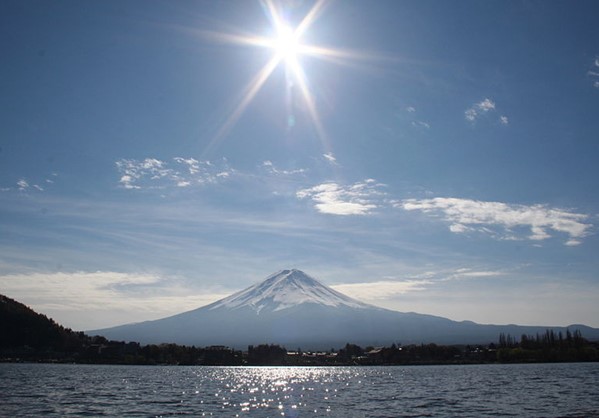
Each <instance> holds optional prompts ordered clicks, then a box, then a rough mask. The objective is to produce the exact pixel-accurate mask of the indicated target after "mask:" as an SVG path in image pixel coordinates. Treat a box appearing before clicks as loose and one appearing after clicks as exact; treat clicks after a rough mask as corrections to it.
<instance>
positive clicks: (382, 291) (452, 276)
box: [331, 268, 504, 304]
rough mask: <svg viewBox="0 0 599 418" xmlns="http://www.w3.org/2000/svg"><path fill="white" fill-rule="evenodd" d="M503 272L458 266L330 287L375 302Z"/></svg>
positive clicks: (485, 277) (493, 275)
mask: <svg viewBox="0 0 599 418" xmlns="http://www.w3.org/2000/svg"><path fill="white" fill-rule="evenodd" d="M503 274H504V273H503V272H500V271H493V270H475V269H471V268H459V269H455V270H449V271H447V270H440V271H435V272H426V273H423V274H420V275H418V276H416V277H410V278H406V279H398V278H393V277H388V278H384V279H383V280H378V281H373V282H360V283H347V284H338V285H333V286H331V287H333V288H334V289H335V290H337V291H339V292H341V293H344V294H346V295H348V296H350V297H353V298H356V299H359V300H364V301H367V302H371V303H374V304H376V303H377V302H379V301H388V300H393V299H397V297H399V296H401V295H405V294H407V293H413V292H421V291H426V290H428V289H430V288H431V287H433V286H435V285H436V284H440V283H443V282H448V281H455V280H474V279H487V278H490V277H498V276H501V275H503Z"/></svg>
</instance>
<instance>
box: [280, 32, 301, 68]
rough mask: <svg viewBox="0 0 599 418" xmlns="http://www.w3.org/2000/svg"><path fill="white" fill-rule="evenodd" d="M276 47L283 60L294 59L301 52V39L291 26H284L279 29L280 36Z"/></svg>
mask: <svg viewBox="0 0 599 418" xmlns="http://www.w3.org/2000/svg"><path fill="white" fill-rule="evenodd" d="M274 47H275V51H276V52H277V56H278V57H279V58H280V59H281V60H283V61H285V62H289V61H294V60H295V59H296V57H297V54H298V52H299V39H298V37H297V35H296V34H295V32H294V31H293V29H291V27H289V26H282V27H281V28H279V30H278V38H277V39H276V42H275V46H274Z"/></svg>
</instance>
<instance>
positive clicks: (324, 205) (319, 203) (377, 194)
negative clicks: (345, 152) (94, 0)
mask: <svg viewBox="0 0 599 418" xmlns="http://www.w3.org/2000/svg"><path fill="white" fill-rule="evenodd" d="M383 186H384V185H382V184H380V183H377V182H376V181H375V180H373V179H366V180H364V181H362V182H358V183H354V184H353V185H350V186H343V185H340V184H338V183H335V182H326V183H322V184H318V185H316V186H314V187H310V188H307V189H302V190H299V191H298V192H297V193H296V196H297V197H298V198H299V199H305V198H310V199H312V201H313V202H315V204H314V207H315V208H316V210H318V211H319V212H320V213H325V214H329V215H368V214H370V213H371V212H372V211H373V210H374V209H376V208H377V207H378V205H379V203H378V201H379V200H380V199H381V197H383V196H384V195H385V193H384V192H383V191H382V190H381V188H382V187H383Z"/></svg>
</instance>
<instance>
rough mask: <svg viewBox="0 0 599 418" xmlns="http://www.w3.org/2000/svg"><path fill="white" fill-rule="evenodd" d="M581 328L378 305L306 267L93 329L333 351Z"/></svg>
mask: <svg viewBox="0 0 599 418" xmlns="http://www.w3.org/2000/svg"><path fill="white" fill-rule="evenodd" d="M567 328H570V329H579V330H580V331H581V332H582V334H583V335H584V336H585V337H586V338H588V339H591V340H596V339H599V329H596V328H590V327H587V326H584V325H572V326H570V327H552V326H518V325H480V324H476V323H474V322H470V321H462V322H457V321H452V320H449V319H446V318H442V317H438V316H432V315H424V314H417V313H403V312H397V311H392V310H388V309H383V308H379V307H376V306H373V305H368V304H366V303H362V302H360V301H358V300H355V299H352V298H350V297H348V296H345V295H343V294H341V293H339V292H337V291H335V290H333V289H331V288H329V287H327V286H325V285H323V284H322V283H320V282H318V281H317V280H316V279H314V278H313V277H310V276H309V275H307V274H305V273H304V272H302V271H300V270H295V269H294V270H282V271H280V272H277V273H275V274H273V275H271V276H269V277H267V278H266V279H265V280H264V281H263V282H261V283H258V284H256V285H254V286H251V287H249V288H247V289H245V290H243V291H240V292H238V293H235V294H233V295H231V296H229V297H227V298H224V299H221V300H219V301H217V302H214V303H212V304H210V305H207V306H204V307H201V308H198V309H195V310H192V311H189V312H184V313H181V314H178V315H174V316H170V317H167V318H163V319H159V320H155V321H146V322H141V323H136V324H126V325H121V326H117V327H112V328H106V329H100V330H91V331H87V333H88V334H90V335H95V334H97V335H102V336H104V337H106V338H108V339H113V340H125V341H138V342H141V343H142V344H152V343H155V344H160V343H176V344H185V345H195V346H201V347H203V346H210V345H225V346H229V347H234V348H245V347H247V346H248V345H256V344H262V343H272V344H279V345H283V346H285V347H288V348H295V347H301V348H302V349H304V350H306V349H315V350H316V349H319V350H322V349H325V350H326V349H330V348H338V347H341V346H343V345H345V344H346V343H348V342H351V343H355V344H359V345H364V346H368V345H372V346H383V345H390V344H393V343H395V344H420V343H439V344H488V343H490V342H493V341H497V339H498V337H499V334H500V333H504V334H511V335H515V336H520V335H522V334H527V335H534V334H537V333H544V332H545V331H546V330H547V329H553V330H554V331H555V332H560V331H561V332H563V333H565V332H566V329H567Z"/></svg>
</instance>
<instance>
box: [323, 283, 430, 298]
mask: <svg viewBox="0 0 599 418" xmlns="http://www.w3.org/2000/svg"><path fill="white" fill-rule="evenodd" d="M432 283H433V282H432V281H430V280H418V279H411V280H381V281H376V282H367V283H349V284H338V285H333V286H331V287H332V288H333V289H335V290H337V291H338V292H341V293H343V294H345V295H347V296H350V297H352V298H356V299H359V300H363V301H367V302H372V303H376V302H377V301H379V300H388V299H393V298H395V297H397V296H399V295H403V294H405V293H408V292H416V291H422V290H426V289H427V287H428V286H429V285H430V284H432Z"/></svg>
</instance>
